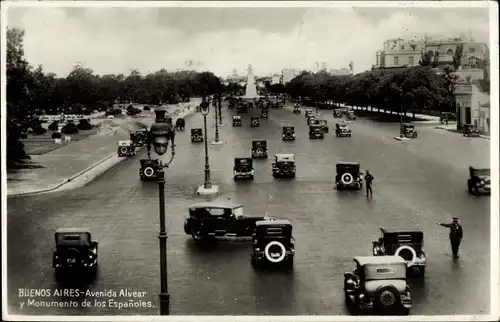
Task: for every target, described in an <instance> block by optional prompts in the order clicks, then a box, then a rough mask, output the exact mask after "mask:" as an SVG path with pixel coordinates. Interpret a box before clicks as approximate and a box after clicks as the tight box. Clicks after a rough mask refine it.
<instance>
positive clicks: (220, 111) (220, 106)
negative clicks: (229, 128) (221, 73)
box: [217, 96, 224, 126]
mask: <svg viewBox="0 0 500 322" xmlns="http://www.w3.org/2000/svg"><path fill="white" fill-rule="evenodd" d="M217 105H218V106H217V107H218V115H219V126H224V124H223V123H222V96H219V101H218V104H217Z"/></svg>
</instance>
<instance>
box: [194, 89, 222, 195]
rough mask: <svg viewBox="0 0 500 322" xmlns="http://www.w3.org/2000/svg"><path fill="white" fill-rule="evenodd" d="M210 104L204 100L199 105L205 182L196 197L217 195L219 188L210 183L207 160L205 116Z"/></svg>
mask: <svg viewBox="0 0 500 322" xmlns="http://www.w3.org/2000/svg"><path fill="white" fill-rule="evenodd" d="M209 109H210V103H208V102H207V101H206V100H205V98H203V101H202V102H201V104H200V110H201V114H203V125H204V128H205V133H204V134H205V182H204V183H203V185H202V186H199V187H198V195H204V196H210V195H215V194H218V193H219V187H218V186H216V185H213V184H212V182H210V164H209V159H208V138H207V115H208V113H209Z"/></svg>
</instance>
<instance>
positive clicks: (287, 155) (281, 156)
mask: <svg viewBox="0 0 500 322" xmlns="http://www.w3.org/2000/svg"><path fill="white" fill-rule="evenodd" d="M274 156H275V157H277V158H293V157H295V154H293V153H276V154H275V155H274Z"/></svg>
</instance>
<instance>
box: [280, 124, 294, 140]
mask: <svg viewBox="0 0 500 322" xmlns="http://www.w3.org/2000/svg"><path fill="white" fill-rule="evenodd" d="M281 138H282V139H283V140H285V141H287V140H295V127H293V126H283V134H281Z"/></svg>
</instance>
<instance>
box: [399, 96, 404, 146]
mask: <svg viewBox="0 0 500 322" xmlns="http://www.w3.org/2000/svg"><path fill="white" fill-rule="evenodd" d="M399 137H400V138H403V137H404V131H403V97H402V96H400V97H399Z"/></svg>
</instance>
